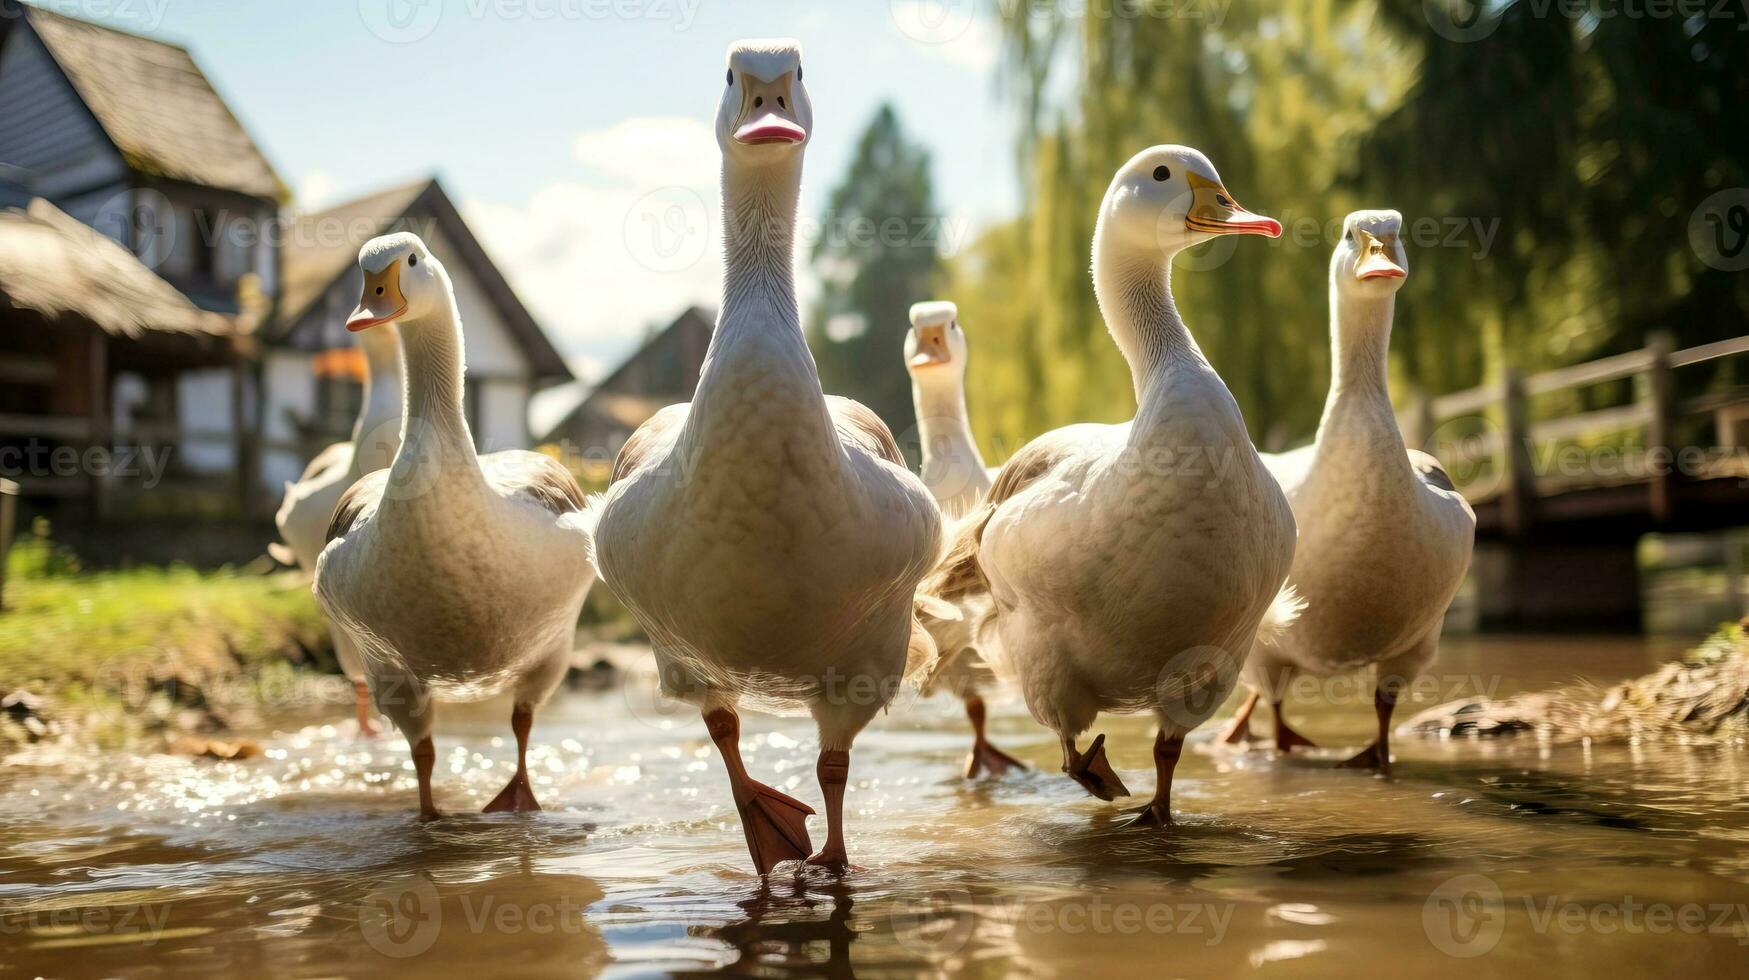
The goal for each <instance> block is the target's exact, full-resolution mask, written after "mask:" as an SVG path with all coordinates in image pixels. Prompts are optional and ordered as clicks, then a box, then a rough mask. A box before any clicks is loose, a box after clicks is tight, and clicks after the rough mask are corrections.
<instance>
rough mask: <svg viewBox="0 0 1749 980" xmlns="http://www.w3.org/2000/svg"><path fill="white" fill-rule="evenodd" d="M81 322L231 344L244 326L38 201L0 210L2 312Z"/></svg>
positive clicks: (108, 329) (115, 332) (112, 330)
mask: <svg viewBox="0 0 1749 980" xmlns="http://www.w3.org/2000/svg"><path fill="white" fill-rule="evenodd" d="M8 307H10V308H12V309H23V310H32V311H35V312H36V313H38V314H40V315H41V316H42V317H43V318H44V319H46V320H50V321H56V320H65V319H82V320H88V321H90V322H91V323H93V324H96V325H97V326H98V327H99V328H100V329H102V330H103V331H104V332H105V333H108V334H110V335H111V336H115V337H123V338H138V337H141V336H143V335H145V334H147V333H151V332H158V333H172V334H182V335H191V336H207V337H229V336H233V335H235V334H237V333H239V332H240V331H239V322H240V321H239V320H237V319H236V318H233V317H228V316H225V315H223V314H220V313H210V312H208V311H206V310H203V309H201V308H200V307H198V306H195V305H194V304H193V303H191V302H189V299H188V297H186V296H184V295H182V294H181V293H180V292H178V291H177V290H176V287H174V286H172V285H170V284H169V283H167V282H165V281H164V280H162V279H160V278H158V276H157V274H156V273H154V272H153V271H152V270H151V269H148V268H146V266H145V265H144V264H142V263H141V262H140V260H139V259H137V258H135V257H134V255H133V253H131V252H129V251H128V250H127V249H125V248H123V247H122V246H121V245H119V244H117V243H116V242H115V241H113V240H111V239H109V238H107V237H105V236H104V235H103V234H102V233H100V232H98V231H96V230H95V229H92V228H90V227H88V226H86V225H83V224H80V223H79V222H78V221H76V220H74V219H73V218H71V217H69V216H68V215H67V214H66V213H64V212H63V211H61V210H60V209H59V208H57V207H55V206H54V205H52V204H50V203H48V202H47V201H44V200H42V199H40V198H38V199H36V200H33V201H31V202H30V206H29V207H28V208H27V209H24V210H19V209H17V208H6V209H3V210H0V310H3V309H6V308H8Z"/></svg>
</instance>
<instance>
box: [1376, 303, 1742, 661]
mask: <svg viewBox="0 0 1749 980" xmlns="http://www.w3.org/2000/svg"><path fill="white" fill-rule="evenodd" d="M1745 353H1749V336H1745V337H1735V338H1732V339H1730V340H1721V341H1717V342H1715V343H1710V344H1703V345H1701V346H1699V347H1690V348H1687V349H1685V350H1677V349H1675V347H1674V344H1673V343H1672V341H1671V338H1670V336H1669V335H1668V334H1663V333H1659V334H1654V335H1652V336H1651V337H1650V338H1649V339H1648V343H1647V345H1646V346H1645V348H1643V349H1641V350H1636V351H1629V352H1627V353H1625V354H1616V355H1613V356H1610V357H1605V358H1601V359H1599V360H1595V361H1590V362H1588V363H1585V364H1577V365H1573V366H1571V367H1564V368H1558V369H1555V370H1552V371H1544V372H1540V373H1537V374H1524V373H1522V372H1519V371H1517V370H1513V369H1508V370H1507V371H1506V372H1505V373H1504V375H1503V376H1502V377H1501V379H1500V380H1499V382H1498V383H1496V384H1492V385H1486V386H1483V387H1479V388H1472V389H1469V390H1466V391H1458V392H1453V393H1451V394H1447V395H1441V396H1439V397H1436V398H1423V399H1418V400H1416V401H1415V403H1414V404H1412V405H1411V406H1410V407H1409V409H1408V411H1407V412H1406V413H1405V415H1404V417H1403V420H1402V421H1403V431H1404V433H1405V435H1406V436H1408V438H1409V441H1410V444H1411V445H1420V446H1422V447H1423V448H1425V449H1427V451H1429V452H1432V453H1434V454H1435V455H1437V456H1438V457H1439V458H1440V460H1441V461H1442V462H1443V463H1444V464H1445V466H1446V468H1447V469H1448V470H1449V471H1450V472H1451V474H1452V477H1453V480H1454V481H1455V482H1456V483H1457V485H1458V488H1459V489H1460V490H1462V491H1463V493H1464V495H1465V496H1466V497H1467V498H1468V499H1469V500H1470V502H1471V504H1472V505H1474V506H1475V508H1476V522H1477V525H1476V557H1475V562H1474V565H1473V572H1474V574H1475V577H1476V585H1477V593H1478V604H1479V607H1480V609H1479V611H1480V616H1481V621H1482V625H1483V626H1484V628H1494V629H1515V628H1551V627H1553V628H1587V627H1589V628H1602V629H1632V628H1636V627H1637V626H1638V625H1639V602H1640V598H1639V597H1640V592H1639V575H1638V566H1637V562H1636V546H1637V544H1638V541H1639V538H1640V537H1641V536H1642V535H1644V534H1646V533H1648V532H1652V531H1707V530H1716V529H1722V528H1729V527H1738V526H1744V525H1749V384H1741V385H1737V386H1735V387H1734V388H1733V389H1731V390H1728V391H1723V392H1713V393H1709V394H1704V395H1698V396H1694V397H1682V396H1681V395H1680V394H1679V392H1680V391H1681V390H1682V386H1681V384H1680V382H1681V381H1682V380H1684V378H1685V375H1684V373H1683V372H1684V371H1685V369H1691V368H1694V367H1697V366H1699V365H1704V364H1715V362H1718V361H1720V360H1721V359H1723V358H1729V357H1734V356H1736V355H1740V354H1745ZM1692 376H1693V372H1688V374H1687V375H1686V377H1692ZM1744 378H1745V380H1749V372H1745V374H1744ZM1598 404H1602V405H1603V407H1595V406H1597V405H1598Z"/></svg>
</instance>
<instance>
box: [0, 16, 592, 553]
mask: <svg viewBox="0 0 1749 980" xmlns="http://www.w3.org/2000/svg"><path fill="white" fill-rule="evenodd" d="M0 5H3V6H0V13H4V15H5V16H0V477H6V478H10V479H12V480H15V481H16V482H18V483H19V484H20V491H21V497H22V499H23V501H24V502H25V504H26V506H27V508H29V509H30V510H31V511H32V512H46V513H51V514H58V515H66V516H72V517H76V518H77V519H79V520H81V521H89V520H90V519H91V518H97V519H99V520H98V522H99V523H101V522H102V520H103V519H109V518H114V519H118V520H119V519H121V518H128V519H130V520H129V521H128V523H130V524H138V523H140V519H142V518H153V519H158V520H163V521H174V520H201V521H206V520H210V519H213V518H216V517H217V518H229V519H234V520H236V521H237V522H238V523H240V524H244V525H247V524H250V523H251V522H252V523H253V524H254V525H257V526H258V525H259V523H260V522H261V521H262V520H263V519H264V518H265V517H266V516H268V515H270V514H271V513H272V511H273V509H274V508H275V507H276V506H277V504H278V499H279V492H280V487H281V485H282V483H283V482H284V481H285V480H287V479H292V478H295V477H296V476H297V474H298V473H299V472H300V471H301V469H302V467H303V463H304V461H305V460H306V459H307V458H308V457H309V456H310V455H311V454H313V453H314V452H315V451H317V450H319V449H320V448H321V447H322V446H324V445H326V444H327V443H329V442H332V441H334V440H336V439H343V438H345V437H346V436H347V435H348V434H349V431H350V424H351V417H352V413H353V411H354V410H355V408H356V405H357V402H358V399H359V380H358V372H357V367H358V359H357V358H356V357H355V356H352V351H353V350H354V348H353V344H352V341H351V338H350V337H349V336H348V335H347V334H346V332H345V330H344V328H343V323H342V321H343V320H344V318H345V315H346V313H347V312H348V311H350V309H351V308H352V304H353V303H354V302H355V301H356V300H357V296H358V291H359V288H360V282H359V274H358V272H357V270H356V268H355V264H354V259H355V258H356V256H357V251H358V248H359V246H360V245H362V244H363V243H364V242H365V241H367V240H368V239H369V238H371V237H373V236H374V235H378V234H383V233H385V232H388V231H392V230H396V229H411V230H414V231H417V232H419V233H420V234H421V235H423V236H424V237H425V239H426V241H427V243H428V244H429V245H430V246H431V248H432V250H433V252H434V254H436V255H437V256H438V257H439V258H441V259H443V260H444V262H445V264H446V266H447V267H448V268H449V270H450V272H451V274H452V276H453V278H454V279H455V286H456V298H457V301H458V303H459V305H460V307H461V313H462V318H463V321H464V322H465V323H466V324H467V328H468V329H467V352H466V353H467V366H468V412H469V420H470V423H471V424H472V425H473V429H474V433H475V436H476V439H477V441H478V442H479V443H480V445H481V446H482V447H483V448H489V449H504V448H519V447H526V446H528V445H529V444H530V442H531V440H530V433H529V429H528V421H527V419H528V402H529V399H530V397H531V396H532V395H533V394H534V393H535V392H537V391H538V390H540V389H542V388H544V387H546V386H548V385H551V384H555V383H559V382H562V381H567V380H570V377H571V375H570V372H569V371H568V370H567V368H566V366H565V363H564V361H563V359H562V358H561V357H560V356H559V354H558V352H557V351H556V350H555V349H554V348H553V346H552V344H551V342H550V341H549V340H548V339H547V337H546V335H545V333H544V332H543V331H542V330H541V328H540V326H539V325H538V324H537V323H536V322H535V320H534V319H533V317H532V316H531V315H530V314H529V312H528V310H527V309H526V308H525V307H524V306H523V305H522V304H521V302H520V301H519V300H518V299H517V297H516V296H515V294H514V293H513V292H512V290H511V288H510V286H509V285H508V283H507V282H506V281H505V279H504V276H503V275H502V273H501V272H500V271H499V270H498V269H497V268H496V267H495V266H494V265H493V263H492V261H491V259H490V258H489V257H488V256H487V254H486V252H485V250H484V249H483V248H482V247H481V246H480V243H479V242H478V241H477V240H476V239H475V238H474V236H473V234H472V233H471V232H470V231H469V229H468V227H467V225H466V223H465V222H464V221H463V220H462V218H461V215H460V214H459V212H458V211H457V210H456V207H455V205H454V204H453V203H452V202H451V201H450V199H449V197H448V196H447V195H446V194H445V193H444V191H443V188H442V187H441V186H440V185H439V184H438V182H437V181H436V180H435V179H423V180H419V181H416V182H413V183H409V184H406V185H403V186H400V187H395V188H392V189H389V190H385V191H383V192H381V193H377V194H373V195H370V196H367V197H365V198H361V199H359V200H356V201H352V202H349V203H347V204H342V205H339V206H337V207H334V208H330V209H328V210H325V211H322V212H319V213H315V214H302V215H299V214H294V213H293V212H292V211H291V210H290V207H289V206H290V203H291V201H290V194H289V192H288V191H287V189H286V187H285V184H284V183H283V182H282V181H281V179H280V177H279V176H278V175H277V174H276V173H275V171H274V169H273V167H272V165H271V164H270V163H269V162H268V160H267V158H266V157H265V155H264V154H263V153H262V152H261V150H260V148H259V147H258V146H257V145H256V143H255V142H254V140H253V139H251V137H250V136H249V134H248V132H247V131H246V130H245V129H244V127H243V126H242V124H241V123H240V122H239V121H238V118H237V116H236V115H235V114H234V113H233V112H232V111H231V109H230V107H229V106H227V105H226V103H225V102H224V100H223V99H221V98H220V96H219V95H218V93H217V92H216V91H215V90H214V88H213V86H212V85H211V83H210V82H209V81H208V80H207V78H206V76H205V75H204V74H203V73H202V72H201V70H200V68H199V66H198V65H197V64H196V63H195V60H194V58H193V57H192V56H191V55H190V53H189V52H188V51H187V50H185V49H184V48H182V47H179V46H177V45H175V44H170V43H166V42H164V41H160V40H157V39H153V38H147V37H142V36H139V35H136V34H131V33H128V32H125V31H120V30H115V29H111V28H108V27H103V26H99V25H96V24H91V23H87V22H84V21H81V20H77V19H73V18H70V17H66V16H63V15H60V14H56V13H53V12H50V11H47V10H43V9H41V8H37V7H30V6H22V5H17V4H13V3H11V2H10V0H0ZM124 462H125V463H127V464H128V465H123V464H124ZM148 463H149V464H150V465H147V464H148Z"/></svg>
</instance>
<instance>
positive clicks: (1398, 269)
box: [1330, 211, 1409, 297]
mask: <svg viewBox="0 0 1749 980" xmlns="http://www.w3.org/2000/svg"><path fill="white" fill-rule="evenodd" d="M1402 230H1403V216H1402V215H1401V214H1398V213H1397V212H1395V211H1356V212H1354V213H1353V214H1350V215H1349V216H1348V217H1347V218H1346V219H1344V220H1343V222H1342V240H1341V241H1340V242H1337V243H1336V253H1335V254H1334V255H1332V256H1331V257H1330V282H1331V284H1332V286H1333V288H1335V289H1336V291H1337V292H1338V293H1341V294H1343V295H1354V296H1373V297H1382V296H1389V295H1391V294H1393V293H1395V292H1396V291H1397V290H1398V289H1400V288H1402V286H1403V280H1405V279H1407V278H1408V277H1409V264H1408V262H1407V261H1405V260H1404V258H1403V241H1402V237H1401V233H1402Z"/></svg>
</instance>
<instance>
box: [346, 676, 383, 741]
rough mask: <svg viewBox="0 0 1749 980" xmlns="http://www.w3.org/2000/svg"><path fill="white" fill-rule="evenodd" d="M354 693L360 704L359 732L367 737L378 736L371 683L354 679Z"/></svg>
mask: <svg viewBox="0 0 1749 980" xmlns="http://www.w3.org/2000/svg"><path fill="white" fill-rule="evenodd" d="M352 693H353V695H354V697H355V698H356V699H357V704H358V734H360V735H363V736H364V737H365V738H376V736H377V725H376V721H375V720H374V719H373V718H372V715H373V714H375V712H373V711H372V710H371V703H370V685H369V684H366V683H365V682H364V681H354V682H353V683H352Z"/></svg>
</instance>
